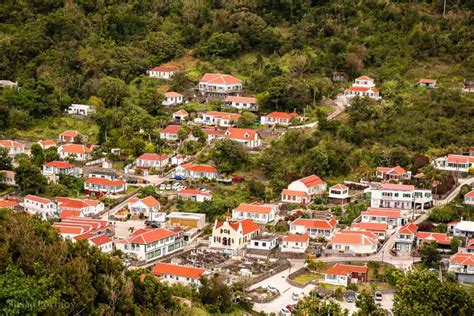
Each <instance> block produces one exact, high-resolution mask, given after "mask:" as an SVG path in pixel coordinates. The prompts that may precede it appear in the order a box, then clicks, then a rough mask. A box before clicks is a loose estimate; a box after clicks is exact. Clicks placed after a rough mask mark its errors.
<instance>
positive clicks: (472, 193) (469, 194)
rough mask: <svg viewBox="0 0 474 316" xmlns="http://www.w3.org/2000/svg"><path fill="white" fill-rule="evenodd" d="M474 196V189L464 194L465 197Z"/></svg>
mask: <svg viewBox="0 0 474 316" xmlns="http://www.w3.org/2000/svg"><path fill="white" fill-rule="evenodd" d="M466 196H467V197H474V190H472V191H471V192H468V193H466V194H464V197H466Z"/></svg>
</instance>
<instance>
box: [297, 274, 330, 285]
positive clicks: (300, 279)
mask: <svg viewBox="0 0 474 316" xmlns="http://www.w3.org/2000/svg"><path fill="white" fill-rule="evenodd" d="M322 278H323V275H322V274H321V273H314V272H306V273H303V274H300V275H298V276H297V277H295V278H294V279H293V281H295V282H296V283H299V284H305V283H308V282H309V281H312V280H319V279H322Z"/></svg>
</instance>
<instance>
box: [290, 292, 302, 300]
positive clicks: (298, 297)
mask: <svg viewBox="0 0 474 316" xmlns="http://www.w3.org/2000/svg"><path fill="white" fill-rule="evenodd" d="M291 298H292V299H293V301H299V300H300V294H299V293H296V292H293V294H292V295H291Z"/></svg>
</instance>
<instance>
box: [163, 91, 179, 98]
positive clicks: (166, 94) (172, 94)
mask: <svg viewBox="0 0 474 316" xmlns="http://www.w3.org/2000/svg"><path fill="white" fill-rule="evenodd" d="M182 96H183V95H182V94H181V93H178V92H174V91H170V92H166V93H165V97H166V98H175V97H182Z"/></svg>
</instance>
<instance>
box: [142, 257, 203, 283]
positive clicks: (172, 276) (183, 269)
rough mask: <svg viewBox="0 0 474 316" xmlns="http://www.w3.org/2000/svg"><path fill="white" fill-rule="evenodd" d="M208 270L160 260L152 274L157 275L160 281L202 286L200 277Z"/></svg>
mask: <svg viewBox="0 0 474 316" xmlns="http://www.w3.org/2000/svg"><path fill="white" fill-rule="evenodd" d="M205 273H206V270H205V269H203V268H195V267H190V266H182V265H176V264H170V263H163V262H158V263H157V264H156V265H155V266H154V267H153V268H152V269H151V274H153V275H155V276H157V277H158V278H159V279H160V281H165V282H168V283H170V284H175V283H181V284H185V285H191V286H200V285H201V281H200V279H201V278H202V277H203V276H204V274H205Z"/></svg>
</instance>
